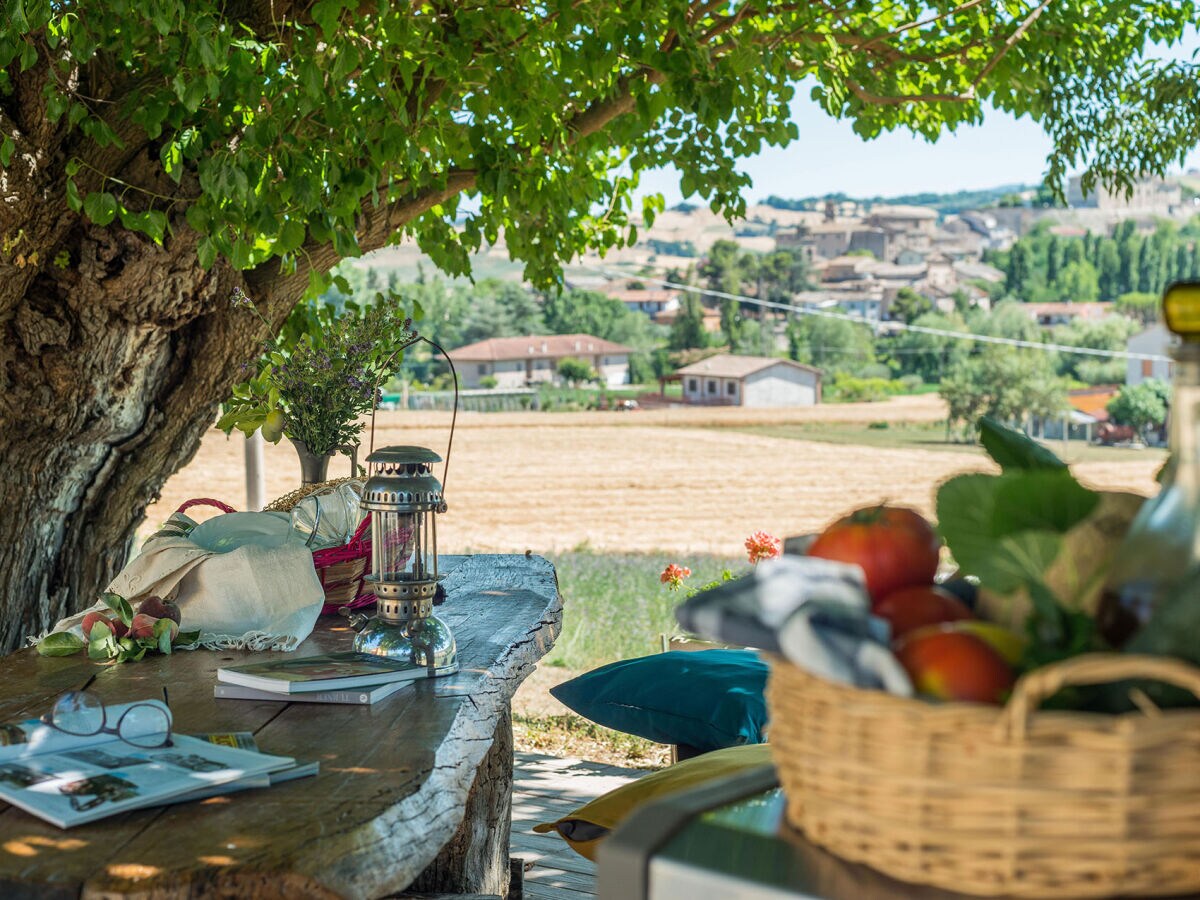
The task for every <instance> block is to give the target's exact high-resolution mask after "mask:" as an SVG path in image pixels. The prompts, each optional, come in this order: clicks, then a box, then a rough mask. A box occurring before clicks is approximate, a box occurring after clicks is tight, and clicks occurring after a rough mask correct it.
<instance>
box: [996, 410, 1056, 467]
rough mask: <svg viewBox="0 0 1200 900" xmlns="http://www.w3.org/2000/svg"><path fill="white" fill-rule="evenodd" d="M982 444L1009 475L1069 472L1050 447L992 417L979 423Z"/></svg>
mask: <svg viewBox="0 0 1200 900" xmlns="http://www.w3.org/2000/svg"><path fill="white" fill-rule="evenodd" d="M979 440H980V442H982V444H983V448H984V449H985V450H987V452H988V456H990V457H991V458H992V459H994V460H995V461H996V463H997V464H998V465H999V466H1000V468H1001V469H1003V470H1004V471H1005V472H1011V471H1014V470H1023V469H1050V470H1055V471H1065V470H1066V468H1067V464H1066V463H1065V462H1063V461H1062V460H1061V459H1059V458H1058V457H1057V456H1055V455H1054V453H1053V452H1052V451H1051V450H1049V449H1048V448H1047V447H1045V446H1043V445H1042V444H1039V443H1038V442H1037V441H1035V440H1034V439H1033V438H1031V437H1029V436H1028V435H1027V434H1025V433H1024V432H1022V431H1017V430H1016V429H1015V428H1009V427H1008V426H1007V425H1003V424H1001V423H1000V422H997V421H996V420H995V419H993V418H992V417H991V416H984V417H983V418H982V419H980V420H979Z"/></svg>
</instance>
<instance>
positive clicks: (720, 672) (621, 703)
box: [550, 650, 767, 751]
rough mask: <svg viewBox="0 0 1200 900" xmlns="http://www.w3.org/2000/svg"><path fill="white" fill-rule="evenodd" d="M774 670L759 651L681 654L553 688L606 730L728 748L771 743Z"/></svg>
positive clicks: (626, 664)
mask: <svg viewBox="0 0 1200 900" xmlns="http://www.w3.org/2000/svg"><path fill="white" fill-rule="evenodd" d="M766 686H767V664H766V663H765V662H763V661H762V660H761V659H760V658H759V656H758V653H756V652H755V651H753V650H695V651H684V650H673V651H671V652H670V653H656V654H655V655H653V656H644V657H642V658H641V659H626V660H622V661H620V662H615V663H611V664H609V665H607V666H603V667H601V668H599V669H596V670H594V671H592V672H588V673H587V674H585V675H580V676H579V677H578V678H574V679H572V680H571V681H568V682H565V683H564V684H560V685H558V686H557V687H553V688H551V689H550V693H551V694H552V695H553V696H554V697H555V698H556V699H557V700H558V701H559V702H560V703H562V704H563V705H564V706H567V707H569V708H571V709H573V710H574V711H575V712H577V713H579V715H581V716H583V717H584V718H585V719H591V720H592V721H593V722H596V723H597V724H599V725H604V726H605V727H607V728H612V729H615V730H617V731H624V732H626V733H627V734H635V735H638V736H639V737H644V738H646V739H647V740H651V741H657V742H658V743H660V744H688V745H690V746H692V747H695V748H696V749H698V750H700V751H709V750H721V749H723V748H725V747H736V746H739V745H742V744H760V743H762V742H763V741H765V740H766V726H767V704H766V701H765V700H764V698H763V690H764V689H765V688H766Z"/></svg>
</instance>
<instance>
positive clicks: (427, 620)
mask: <svg viewBox="0 0 1200 900" xmlns="http://www.w3.org/2000/svg"><path fill="white" fill-rule="evenodd" d="M351 621H352V623H353V619H352V620H351ZM353 624H354V627H355V630H356V631H358V634H356V635H355V636H354V650H355V652H357V653H370V654H372V655H373V656H384V657H387V658H388V659H396V660H401V661H404V662H410V663H412V664H413V665H414V666H424V667H426V668H427V669H428V670H429V671H428V675H429V677H430V678H438V677H441V676H442V675H453V674H454V673H455V672H457V671H458V645H457V644H456V643H455V640H454V635H453V634H452V633H451V631H450V627H449V626H448V625H447V624H446V623H445V622H443V621H442V620H441V619H439V618H438V617H437V616H422V617H418V618H413V619H409V620H408V621H406V622H393V621H388V620H387V619H384V618H382V617H380V616H376V617H374V618H370V619H366V620H365V621H363V622H361V624H359V623H353Z"/></svg>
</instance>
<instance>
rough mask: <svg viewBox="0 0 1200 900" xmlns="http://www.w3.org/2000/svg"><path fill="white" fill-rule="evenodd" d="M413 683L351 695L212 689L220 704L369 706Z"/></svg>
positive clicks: (231, 686) (375, 687)
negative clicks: (272, 702) (260, 702)
mask: <svg viewBox="0 0 1200 900" xmlns="http://www.w3.org/2000/svg"><path fill="white" fill-rule="evenodd" d="M410 683H411V682H408V681H395V682H392V683H391V684H367V685H363V686H362V687H359V688H354V689H353V690H349V691H304V692H296V693H293V694H283V693H280V692H279V691H263V690H260V689H258V688H251V687H243V686H242V685H240V684H216V685H213V696H214V697H216V698H217V699H218V700H277V701H279V702H281V703H297V702H300V703H351V704H359V705H362V706H370V705H371V704H372V703H375V702H377V701H379V700H382V699H383V698H384V697H390V696H392V694H394V693H396V692H397V691H399V690H403V689H404V688H406V687H408V685H409V684H410Z"/></svg>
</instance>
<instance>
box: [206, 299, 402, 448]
mask: <svg viewBox="0 0 1200 900" xmlns="http://www.w3.org/2000/svg"><path fill="white" fill-rule="evenodd" d="M232 302H233V303H234V305H235V306H239V307H244V308H245V309H247V310H249V311H252V312H254V313H256V314H257V313H258V310H257V309H256V308H255V306H254V302H253V301H252V300H251V299H250V298H249V297H247V296H246V295H245V294H244V293H242V292H241V291H240V290H239V291H236V292H235V293H234V296H233V301H232ZM419 309H420V307H419V306H418V307H417V310H418V311H419ZM260 318H261V316H260ZM415 340H416V334H415V333H414V332H413V331H412V320H411V319H410V318H408V317H405V316H404V315H403V313H402V311H401V310H400V309H399V303H398V302H397V301H396V300H394V299H392V300H389V299H386V298H384V297H383V296H382V295H379V297H378V300H377V302H376V303H373V304H371V305H370V306H367V307H365V308H363V307H359V306H358V305H357V304H354V303H346V304H344V305H343V308H342V311H341V312H340V313H339V312H337V311H336V310H335V309H334V307H332V306H331V305H329V304H324V303H308V304H302V305H301V306H298V307H297V308H296V309H295V310H294V311H293V312H292V315H291V316H290V317H289V320H288V323H287V326H286V327H285V328H284V329H283V332H282V334H281V335H280V336H279V337H278V338H273V339H271V340H269V341H267V343H266V345H265V347H264V350H263V354H262V356H260V357H259V359H258V360H257V362H256V363H255V364H254V369H255V372H254V374H253V375H252V376H251V377H249V378H247V379H246V380H245V381H243V382H242V383H241V384H239V385H237V386H236V387H235V388H234V389H233V396H232V397H231V398H230V399H229V400H228V401H227V402H226V403H225V414H224V415H223V416H221V419H220V421H219V422H217V427H218V428H220V429H222V430H223V431H224V432H225V433H226V434H229V433H230V432H231V431H233V429H235V428H236V429H238V430H239V431H241V432H242V433H244V434H245V435H246V436H247V437H249V436H250V435H252V434H253V433H254V432H255V431H256V430H259V429H261V430H262V436H263V438H264V439H266V440H268V441H271V442H272V443H278V442H279V440H280V438H282V437H283V436H284V435H286V436H287V437H289V438H295V439H296V440H299V441H303V442H304V445H305V447H306V448H307V449H308V450H309V452H311V453H315V454H317V455H323V454H326V453H332V452H333V451H334V450H336V449H337V448H339V447H344V446H349V445H351V444H354V443H356V442H357V439H358V435H359V433H360V432H361V431H362V424H361V423H360V422H359V417H360V416H361V415H362V414H363V413H365V412H369V411H370V410H371V409H373V408H374V405H375V402H376V400H377V395H378V391H379V388H380V386H381V385H382V384H383V382H384V381H385V380H386V379H387V378H388V377H389V376H390V375H391V374H392V372H394V371H395V370H396V369H397V368H398V367H399V365H400V358H401V354H402V353H403V352H404V348H405V347H407V346H409V345H411V344H412V343H413V341H415ZM249 368H250V367H249V366H248V367H247V369H248V370H249Z"/></svg>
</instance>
